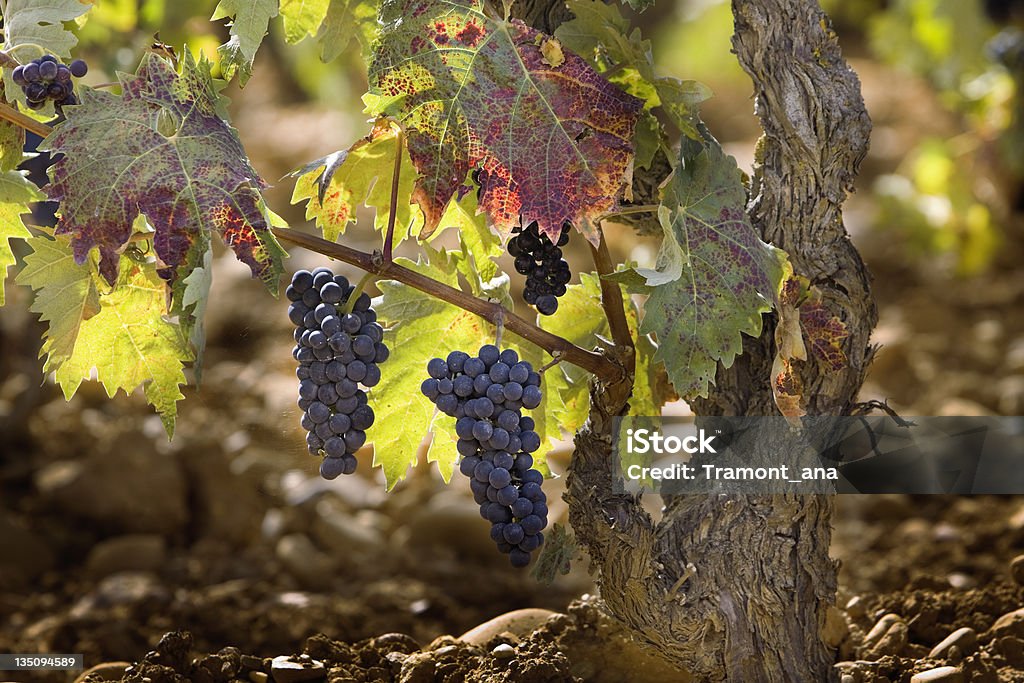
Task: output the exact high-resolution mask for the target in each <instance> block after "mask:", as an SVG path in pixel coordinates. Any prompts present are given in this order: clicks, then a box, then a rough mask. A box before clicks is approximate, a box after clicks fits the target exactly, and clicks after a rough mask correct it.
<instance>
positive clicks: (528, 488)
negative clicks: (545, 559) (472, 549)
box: [420, 344, 548, 567]
mask: <svg viewBox="0 0 1024 683" xmlns="http://www.w3.org/2000/svg"><path fill="white" fill-rule="evenodd" d="M427 374H429V375H430V377H429V378H428V379H426V380H425V381H424V382H423V385H422V386H421V387H420V390H421V391H422V392H423V395H424V396H426V397H427V398H429V399H430V400H431V401H432V402H433V403H434V405H436V406H437V408H438V410H440V411H441V412H443V413H445V414H446V415H451V416H452V417H454V418H456V421H455V433H456V434H457V435H458V437H459V440H458V444H457V449H458V451H459V454H460V455H461V456H462V458H461V460H460V461H459V470H460V471H461V472H462V473H463V474H464V475H466V476H467V477H469V486H470V489H472V491H473V499H474V500H475V501H476V502H477V504H479V505H480V516H481V517H483V518H484V519H486V520H487V521H489V522H490V523H491V538H492V539H494V541H495V542H496V543H497V544H498V550H500V551H501V552H503V553H508V555H509V559H510V560H511V562H512V566H514V567H525V566H526V565H527V564H529V563H530V553H532V552H533V551H534V550H536V549H537V548H539V547H540V546H541V544H542V543H543V542H544V534H543V533H541V530H542V529H544V527H546V526H547V523H548V518H547V515H548V506H547V498H546V497H545V495H544V492H543V491H542V490H541V482H543V481H544V475H542V474H541V473H540V472H539V471H538V470H535V469H533V456H532V455H530V453H533V452H534V451H536V450H537V449H538V448H540V436H539V435H538V434H537V432H536V431H534V422H533V418H531V417H529V416H524V415H523V414H522V410H523V409H524V408H526V409H531V410H532V409H533V408H536V407H537V406H539V405H540V402H541V390H540V374H538V373H537V372H534V370H533V368H532V367H531V366H530V364H529V363H528V362H526V361H520V360H519V356H518V355H517V354H516V352H515V351H514V350H512V349H505V350H504V351H499V350H498V347H497V346H494V345H493V344H487V345H485V346H481V347H480V351H479V352H478V353H477V355H476V356H474V357H470V356H469V354H467V353H464V352H462V351H452V352H451V353H450V354H448V357H447V359H443V358H433V359H431V361H430V362H429V363H427Z"/></svg>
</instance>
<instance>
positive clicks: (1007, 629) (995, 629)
mask: <svg viewBox="0 0 1024 683" xmlns="http://www.w3.org/2000/svg"><path fill="white" fill-rule="evenodd" d="M988 632H989V634H991V636H992V637H993V638H1002V637H1004V636H1014V637H1016V638H1024V607H1022V608H1020V609H1018V610H1014V611H1012V612H1007V613H1006V614H1004V615H1003V616H1001V617H999V618H998V619H996V623H994V624H992V628H990V629H989V630H988Z"/></svg>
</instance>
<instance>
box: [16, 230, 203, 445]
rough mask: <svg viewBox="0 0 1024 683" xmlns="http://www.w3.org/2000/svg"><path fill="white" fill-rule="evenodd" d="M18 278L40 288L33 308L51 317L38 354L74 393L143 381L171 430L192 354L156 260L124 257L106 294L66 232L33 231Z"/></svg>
mask: <svg viewBox="0 0 1024 683" xmlns="http://www.w3.org/2000/svg"><path fill="white" fill-rule="evenodd" d="M29 246H30V247H31V248H32V253H31V254H30V255H29V256H27V257H26V259H25V268H24V269H23V270H22V272H21V273H20V274H19V276H18V283H19V284H23V285H28V286H30V287H32V289H34V290H36V300H35V302H34V303H33V305H32V311H34V312H36V313H40V314H41V319H42V320H43V321H47V322H49V323H50V327H49V329H48V330H47V332H46V340H45V342H44V344H43V349H42V351H41V352H40V353H41V355H44V354H45V355H46V356H47V358H46V363H45V365H44V371H45V372H51V371H53V372H54V373H55V377H56V379H57V383H58V384H59V385H60V387H61V389H62V390H63V392H64V397H65V398H67V399H69V400H70V399H71V397H72V396H74V395H75V392H76V391H77V390H78V387H79V386H80V385H81V383H82V381H83V380H85V379H89V378H90V377H92V373H93V369H94V368H95V372H96V379H97V380H99V382H101V383H102V384H103V386H104V388H105V389H106V391H107V395H108V396H110V397H111V398H113V396H114V394H116V393H117V391H118V390H119V389H123V390H124V391H125V393H131V392H132V391H134V390H135V389H136V388H137V387H139V386H140V385H145V392H146V399H147V400H148V401H149V403H151V404H152V405H153V407H154V408H156V411H157V413H158V414H159V415H160V419H161V420H162V421H163V424H164V428H165V429H166V430H167V434H168V436H170V435H173V433H174V419H175V415H176V413H177V405H176V403H177V401H178V400H180V399H181V398H183V396H182V394H181V390H180V385H182V384H184V383H185V374H184V372H183V363H184V362H187V361H190V360H192V357H193V356H192V353H191V350H190V349H189V345H188V340H187V339H186V337H185V335H184V334H183V332H182V330H181V328H180V327H179V326H178V325H177V324H174V323H172V322H169V321H168V315H167V305H166V301H167V287H166V286H165V284H164V282H163V281H162V280H161V278H160V276H159V275H158V274H157V268H156V264H155V263H154V262H152V261H140V260H136V259H134V258H132V257H131V256H129V255H127V253H126V254H125V255H122V256H121V257H120V259H121V264H120V268H119V277H118V281H117V283H116V284H115V286H114V287H113V289H111V290H110V291H109V292H107V293H99V292H98V291H97V289H96V286H95V279H94V273H93V264H92V263H86V264H82V265H79V264H77V263H75V260H74V258H73V256H72V252H71V248H70V245H69V244H68V242H67V240H66V239H65V238H62V237H57V238H56V239H50V238H49V237H33V238H32V239H30V240H29Z"/></svg>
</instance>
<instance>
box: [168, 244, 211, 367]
mask: <svg viewBox="0 0 1024 683" xmlns="http://www.w3.org/2000/svg"><path fill="white" fill-rule="evenodd" d="M201 263H202V265H201V266H197V267H196V268H195V269H194V270H193V271H192V273H191V274H190V275H189V276H188V277H186V278H182V280H181V284H182V285H183V286H184V289H183V290H182V295H181V297H180V299H179V298H178V297H174V301H178V300H180V301H181V310H180V312H179V316H180V319H181V326H182V328H183V329H184V330H185V332H186V334H187V336H188V340H189V344H190V345H191V346H192V350H193V352H194V353H195V361H194V362H193V363H192V370H193V371H194V372H195V376H196V377H195V380H196V384H198V383H199V381H200V380H201V379H202V375H203V351H204V350H205V349H206V326H205V325H204V324H203V319H204V317H205V316H206V304H207V303H208V302H209V295H210V285H211V284H212V283H213V248H212V246H211V247H208V248H207V249H206V253H205V254H203V258H202V260H201Z"/></svg>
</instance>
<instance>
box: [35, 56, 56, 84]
mask: <svg viewBox="0 0 1024 683" xmlns="http://www.w3.org/2000/svg"><path fill="white" fill-rule="evenodd" d="M57 71H58V69H57V64H56V62H51V61H45V62H42V63H40V64H39V77H40V78H42V79H44V80H47V81H52V80H54V79H55V78H57Z"/></svg>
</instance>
